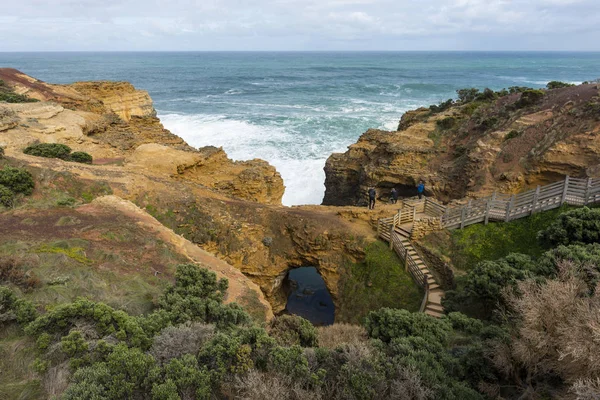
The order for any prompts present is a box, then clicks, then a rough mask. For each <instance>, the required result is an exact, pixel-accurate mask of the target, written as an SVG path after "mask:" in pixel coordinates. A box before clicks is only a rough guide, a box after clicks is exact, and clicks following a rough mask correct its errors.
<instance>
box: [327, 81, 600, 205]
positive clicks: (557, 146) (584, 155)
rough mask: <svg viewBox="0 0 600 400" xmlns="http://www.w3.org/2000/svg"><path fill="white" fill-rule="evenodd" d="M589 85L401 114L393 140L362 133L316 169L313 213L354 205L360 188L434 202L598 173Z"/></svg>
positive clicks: (598, 119)
mask: <svg viewBox="0 0 600 400" xmlns="http://www.w3.org/2000/svg"><path fill="white" fill-rule="evenodd" d="M599 134H600V97H599V85H598V84H585V85H579V86H574V87H564V88H559V89H553V90H544V91H538V90H526V89H525V88H513V89H512V90H511V91H510V92H509V91H504V92H497V93H493V92H491V91H489V92H488V91H486V92H485V93H482V94H480V95H479V97H477V98H473V99H467V100H465V101H462V102H458V101H457V102H455V103H454V104H453V105H451V106H449V105H447V107H439V106H432V107H431V108H421V109H418V110H415V111H410V112H407V113H406V114H405V115H404V116H403V117H402V120H401V121H400V124H399V127H398V130H397V131H394V132H387V131H380V130H369V131H367V132H366V133H364V134H363V135H362V136H361V137H360V138H359V140H358V141H357V143H355V144H353V145H351V146H350V147H349V148H348V151H346V152H345V153H343V154H332V155H331V156H330V157H329V159H328V160H327V163H326V165H325V173H326V181H325V186H326V192H325V198H324V200H323V204H331V205H349V204H357V205H363V204H365V203H366V194H365V193H366V190H367V188H368V187H369V186H370V185H374V186H376V187H377V188H378V194H379V195H380V196H381V197H383V198H387V196H388V195H389V192H390V190H391V188H392V187H396V188H397V189H398V190H399V192H400V195H401V196H412V195H414V194H416V189H415V186H416V185H417V183H418V181H419V180H424V181H425V185H426V189H427V194H433V195H435V196H436V197H438V198H441V199H444V200H451V199H457V198H463V197H465V196H474V197H478V196H484V195H488V194H490V193H491V192H493V191H494V190H499V191H502V192H516V191H520V190H523V189H526V188H529V187H533V186H535V185H538V184H545V183H549V182H553V181H555V180H556V179H560V178H561V177H562V176H564V175H570V176H574V177H597V176H599V174H600V138H599Z"/></svg>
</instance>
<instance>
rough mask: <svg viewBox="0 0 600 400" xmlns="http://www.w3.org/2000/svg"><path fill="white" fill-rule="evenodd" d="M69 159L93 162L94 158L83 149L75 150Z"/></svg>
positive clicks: (85, 162)
mask: <svg viewBox="0 0 600 400" xmlns="http://www.w3.org/2000/svg"><path fill="white" fill-rule="evenodd" d="M69 161H75V162H78V163H82V164H91V163H92V161H93V158H92V156H91V155H89V154H88V153H85V152H83V151H74V152H73V153H71V155H70V156H69Z"/></svg>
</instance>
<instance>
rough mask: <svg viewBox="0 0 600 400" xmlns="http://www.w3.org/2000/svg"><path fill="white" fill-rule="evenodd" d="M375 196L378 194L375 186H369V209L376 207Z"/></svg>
mask: <svg viewBox="0 0 600 400" xmlns="http://www.w3.org/2000/svg"><path fill="white" fill-rule="evenodd" d="M375 196H377V192H376V191H375V188H374V187H373V186H371V187H370V188H369V210H372V209H374V208H375Z"/></svg>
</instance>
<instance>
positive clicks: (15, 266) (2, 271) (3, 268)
mask: <svg viewBox="0 0 600 400" xmlns="http://www.w3.org/2000/svg"><path fill="white" fill-rule="evenodd" d="M20 264H21V263H20V262H19V260H17V259H16V258H14V257H2V258H0V282H4V283H12V284H13V285H17V286H19V287H21V288H22V289H25V290H30V289H33V288H36V287H39V286H40V285H41V282H40V280H39V278H38V277H37V276H35V275H34V274H33V273H26V272H25V271H23V268H22V266H21V265H20Z"/></svg>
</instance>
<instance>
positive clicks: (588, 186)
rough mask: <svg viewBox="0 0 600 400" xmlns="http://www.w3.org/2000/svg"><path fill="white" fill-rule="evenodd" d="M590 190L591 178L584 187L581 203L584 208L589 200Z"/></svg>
mask: <svg viewBox="0 0 600 400" xmlns="http://www.w3.org/2000/svg"><path fill="white" fill-rule="evenodd" d="M591 188H592V178H588V180H587V185H586V187H585V200H584V202H583V205H584V206H587V204H588V202H589V199H590V189H591Z"/></svg>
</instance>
